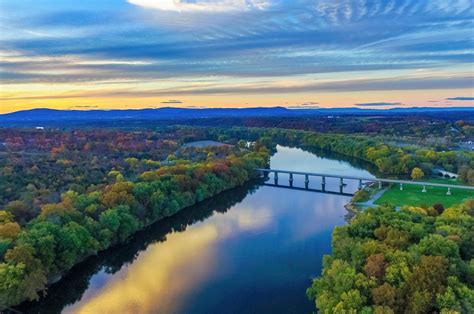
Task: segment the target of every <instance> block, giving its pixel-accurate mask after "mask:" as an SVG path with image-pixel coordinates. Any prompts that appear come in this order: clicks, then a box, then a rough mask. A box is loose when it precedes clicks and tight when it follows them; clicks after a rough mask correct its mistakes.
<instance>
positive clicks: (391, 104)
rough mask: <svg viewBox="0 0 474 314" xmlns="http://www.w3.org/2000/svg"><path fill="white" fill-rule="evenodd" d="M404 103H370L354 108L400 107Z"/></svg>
mask: <svg viewBox="0 0 474 314" xmlns="http://www.w3.org/2000/svg"><path fill="white" fill-rule="evenodd" d="M401 104H402V103H400V102H369V103H364V104H354V106H359V107H383V106H399V105H401Z"/></svg>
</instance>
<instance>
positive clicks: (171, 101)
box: [161, 99, 183, 104]
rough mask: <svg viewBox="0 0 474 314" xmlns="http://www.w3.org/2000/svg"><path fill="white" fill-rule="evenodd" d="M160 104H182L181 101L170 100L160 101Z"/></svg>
mask: <svg viewBox="0 0 474 314" xmlns="http://www.w3.org/2000/svg"><path fill="white" fill-rule="evenodd" d="M161 103H162V104H182V103H183V102H182V101H181V100H174V99H171V100H167V101H162V102H161Z"/></svg>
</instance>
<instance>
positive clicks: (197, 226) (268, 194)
mask: <svg viewBox="0 0 474 314" xmlns="http://www.w3.org/2000/svg"><path fill="white" fill-rule="evenodd" d="M271 167H272V168H279V169H289V170H306V171H312V172H326V173H338V174H347V175H361V176H372V175H371V174H370V173H369V172H368V171H366V170H362V169H360V168H358V167H356V166H354V165H351V164H350V163H349V162H347V161H341V160H336V159H330V158H324V157H319V156H317V155H315V154H312V153H309V152H305V151H303V150H300V149H295V148H288V147H281V146H279V147H278V152H277V153H276V154H275V155H274V156H273V157H272V159H271ZM303 180H304V179H303V178H302V177H295V182H294V186H304V183H303ZM270 181H272V180H271V178H270V180H269V182H270ZM279 183H280V184H281V185H287V184H288V180H287V176H284V175H280V180H279ZM347 183H348V185H347V187H346V188H345V192H346V191H347V192H354V191H355V190H356V187H357V182H347ZM338 184H339V182H338V181H337V180H335V179H334V180H328V181H327V185H326V188H327V190H333V191H338ZM310 187H311V188H317V189H319V188H320V181H317V180H316V179H314V178H313V179H312V180H311V183H310ZM348 201H349V197H347V196H341V195H333V194H323V193H314V192H306V191H298V190H290V189H283V188H278V187H271V186H263V185H261V184H249V185H247V186H244V187H242V188H239V189H236V190H233V191H230V192H226V193H223V194H221V195H219V196H218V197H216V198H213V199H212V200H209V201H206V202H204V203H202V204H199V205H197V206H194V207H193V208H190V209H187V210H184V211H182V212H181V213H179V214H178V215H176V216H174V217H171V218H169V219H166V220H164V221H162V222H159V223H157V224H156V225H154V226H151V227H150V228H148V229H146V230H144V231H142V232H139V233H138V234H137V235H136V236H135V237H134V238H133V239H131V241H130V242H129V243H127V244H126V245H122V246H119V247H116V248H113V249H110V250H108V251H106V252H104V253H102V254H100V255H99V256H97V257H94V258H91V259H89V260H87V261H86V262H85V263H83V264H81V265H79V266H78V267H76V268H74V269H73V270H72V272H71V274H70V275H68V276H67V277H65V278H64V280H62V281H60V282H59V283H57V284H56V285H53V286H52V287H51V288H50V289H49V294H48V296H47V297H46V298H44V299H42V300H41V301H40V302H36V303H31V304H25V305H23V306H22V307H21V308H20V310H22V311H25V312H43V313H55V312H61V311H62V312H65V313H311V312H312V310H313V305H312V304H311V302H310V301H308V299H307V298H306V293H305V291H306V288H307V287H308V286H309V285H310V284H311V278H312V277H315V276H317V275H319V274H320V271H321V261H322V257H323V255H324V254H328V253H330V249H331V232H332V230H333V228H334V226H337V225H341V224H344V223H345V218H344V216H345V215H346V211H345V209H344V205H345V204H346V203H347V202H348Z"/></svg>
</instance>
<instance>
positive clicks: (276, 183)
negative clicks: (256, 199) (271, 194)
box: [273, 171, 278, 185]
mask: <svg viewBox="0 0 474 314" xmlns="http://www.w3.org/2000/svg"><path fill="white" fill-rule="evenodd" d="M273 179H274V181H275V185H278V172H277V171H275V176H274V178H273Z"/></svg>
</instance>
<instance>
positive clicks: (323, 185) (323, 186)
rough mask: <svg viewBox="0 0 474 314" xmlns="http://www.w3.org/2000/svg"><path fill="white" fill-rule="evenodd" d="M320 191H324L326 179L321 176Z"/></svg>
mask: <svg viewBox="0 0 474 314" xmlns="http://www.w3.org/2000/svg"><path fill="white" fill-rule="evenodd" d="M321 189H322V190H323V191H326V177H325V176H323V178H322V181H321Z"/></svg>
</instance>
